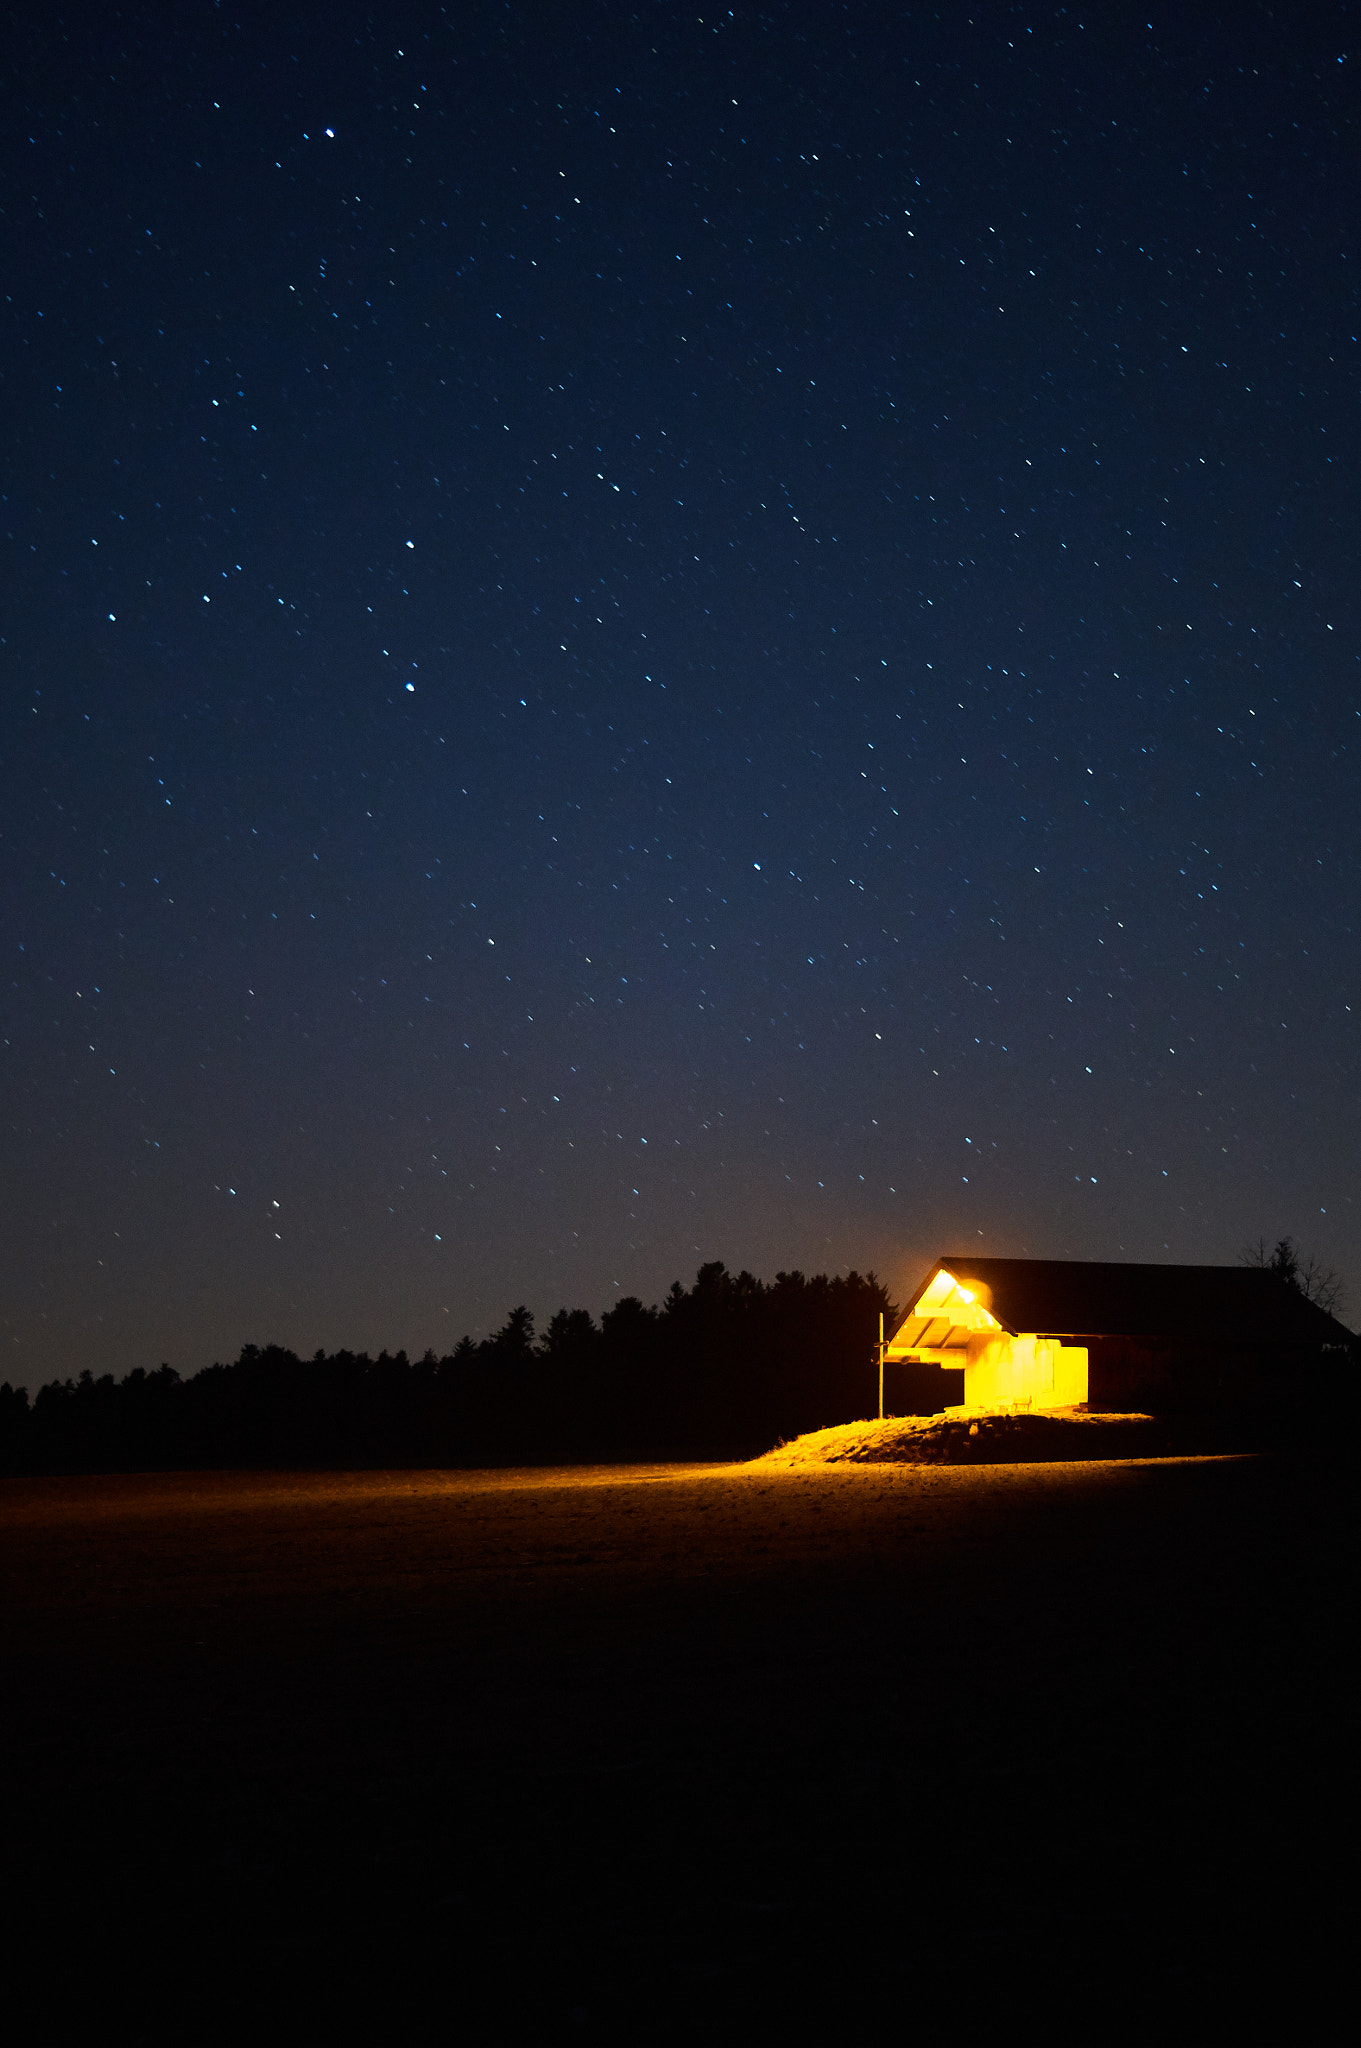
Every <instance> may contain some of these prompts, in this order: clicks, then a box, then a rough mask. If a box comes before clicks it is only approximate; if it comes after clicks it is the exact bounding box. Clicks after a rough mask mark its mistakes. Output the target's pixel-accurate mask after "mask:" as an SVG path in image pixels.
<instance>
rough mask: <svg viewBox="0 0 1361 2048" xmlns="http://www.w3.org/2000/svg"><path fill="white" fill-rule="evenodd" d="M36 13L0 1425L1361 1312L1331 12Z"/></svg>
mask: <svg viewBox="0 0 1361 2048" xmlns="http://www.w3.org/2000/svg"><path fill="white" fill-rule="evenodd" d="M1113 16H1114V17H1117V18H1115V19H1113V18H1112V17H1113ZM8 21H9V42H10V46H11V49H12V50H13V51H14V52H15V53H17V60H16V61H14V62H13V63H12V65H11V66H10V67H9V68H10V73H11V83H10V85H9V88H8V93H7V99H6V103H5V109H4V122H3V129H4V134H5V136H6V138H7V139H6V143H5V176H4V188H3V206H4V224H5V231H6V245H7V249H8V252H9V253H8V255H7V259H6V265H5V277H4V321H5V324H4V339H3V371H4V384H3V400H4V403H3V432H4V438H5V451H6V457H5V476H4V501H3V505H2V506H0V510H2V511H3V514H4V518H3V522H0V526H2V529H3V535H4V546H5V556H4V603H3V621H2V622H0V624H2V628H3V647H0V658H2V659H3V675H4V709H3V757H4V783H3V811H2V812H0V831H2V832H3V842H2V844H3V855H4V860H3V872H4V875H5V891H6V894H5V917H4V943H5V948H6V955H5V957H6V966H7V970H8V971H7V973H6V976H5V983H6V988H5V997H6V1000H5V1019H4V1031H3V1038H4V1044H3V1047H0V1052H3V1059H4V1066H3V1070H2V1071H3V1087H4V1104H5V1115H4V1132H5V1143H4V1151H3V1189H4V1211H5V1227H6V1238H7V1244H8V1257H7V1260H6V1268H7V1277H6V1283H5V1295H4V1311H3V1329H2V1330H0V1341H2V1342H3V1357H0V1373H3V1374H4V1375H6V1376H8V1377H10V1378H12V1379H14V1380H16V1381H27V1382H28V1383H29V1384H36V1383H37V1382H38V1381H39V1380H41V1379H44V1378H48V1377H51V1376H52V1375H53V1374H56V1373H60V1374H62V1375H65V1374H66V1373H67V1372H72V1371H77V1370H79V1369H80V1368H81V1367H82V1366H84V1365H89V1366H91V1367H92V1368H93V1369H95V1370H96V1371H102V1370H108V1369H113V1370H117V1371H122V1370H125V1369H127V1368H128V1367H130V1366H132V1365H134V1364H139V1363H141V1364H155V1363H157V1362H159V1360H161V1359H162V1358H166V1359H169V1360H170V1361H171V1362H172V1363H174V1364H175V1365H177V1366H178V1367H179V1368H180V1369H181V1370H183V1371H190V1370H194V1369H197V1368H198V1367H199V1366H201V1365H203V1364H206V1363H207V1362H209V1360H210V1359H211V1358H213V1357H216V1356H224V1357H225V1356H229V1355H234V1353H235V1352H236V1350H237V1349H239V1347H240V1345H241V1344H242V1343H243V1342H246V1341H256V1342H266V1341H271V1340H272V1341H279V1342H283V1343H287V1344H291V1345H294V1346H296V1347H298V1348H300V1349H304V1350H309V1351H310V1350H311V1349H313V1348H315V1347H316V1346H317V1345H325V1346H326V1347H328V1348H331V1347H334V1346H338V1345H349V1346H352V1347H354V1348H361V1347H368V1348H372V1349H377V1348H379V1347H380V1346H388V1347H389V1348H393V1349H395V1348H396V1347H398V1346H399V1345H404V1346H406V1347H407V1348H408V1349H410V1350H412V1351H413V1352H414V1351H419V1350H421V1349H423V1348H424V1347H425V1346H426V1345H427V1344H430V1345H433V1346H434V1347H435V1348H436V1349H437V1350H446V1349H448V1348H450V1347H451V1346H452V1344H453V1342H454V1341H455V1340H456V1338H457V1337H458V1336H459V1335H461V1334H462V1332H463V1331H464V1330H465V1329H466V1330H470V1331H472V1332H474V1333H478V1332H481V1331H483V1330H485V1329H487V1328H488V1327H491V1326H494V1325H496V1324H499V1323H500V1322H501V1321H502V1320H503V1319H504V1316H505V1313H506V1311H507V1309H508V1308H509V1307H510V1306H511V1305H512V1304H513V1303H516V1302H519V1301H527V1302H528V1303H529V1304H530V1305H531V1306H532V1307H533V1308H534V1309H535V1311H536V1313H537V1314H538V1316H539V1317H540V1319H541V1321H542V1320H544V1319H546V1318H547V1316H548V1315H549V1314H550V1313H551V1312H552V1311H553V1310H554V1309H556V1308H557V1307H559V1306H561V1305H563V1304H567V1305H572V1306H576V1305H580V1306H584V1307H588V1308H590V1309H591V1310H592V1311H593V1312H596V1313H598V1312H599V1311H600V1310H601V1309H602V1308H603V1307H606V1306H608V1305H609V1303H610V1302H611V1301H612V1300H614V1299H617V1298H618V1295H619V1294H621V1293H636V1294H639V1295H641V1296H643V1297H644V1299H646V1300H653V1299H656V1298H657V1297H658V1296H660V1294H662V1293H663V1292H664V1291H665V1289H666V1287H667V1285H668V1284H669V1283H670V1281H671V1280H672V1279H673V1278H681V1279H684V1280H687V1281H688V1280H689V1279H690V1278H691V1277H692V1276H693V1273H694V1270H695V1268H696V1266H697V1265H698V1264H699V1263H700V1261H701V1260H707V1259H712V1258H719V1259H723V1260H724V1261H726V1262H727V1263H728V1264H729V1265H731V1266H734V1267H736V1266H742V1265H746V1266H749V1267H751V1268H752V1269H753V1270H754V1271H756V1272H758V1273H761V1274H763V1275H765V1276H767V1277H770V1276H773V1274H774V1272H775V1271H776V1270H777V1269H778V1268H782V1267H795V1266H798V1267H802V1268H803V1269H804V1270H806V1271H822V1270H837V1269H844V1268H846V1267H849V1266H858V1267H860V1268H861V1269H862V1270H863V1269H864V1268H865V1267H869V1266H872V1267H874V1268H875V1269H876V1270H877V1271H878V1272H879V1274H880V1275H881V1277H883V1278H884V1279H885V1280H886V1281H887V1282H888V1283H889V1284H890V1286H891V1287H893V1288H895V1289H896V1290H897V1291H898V1292H899V1293H900V1294H901V1293H902V1292H903V1291H905V1290H906V1288H907V1287H908V1285H909V1284H910V1283H911V1282H912V1281H913V1280H914V1279H915V1278H917V1277H918V1276H919V1274H920V1272H921V1270H922V1269H923V1268H924V1267H925V1265H926V1264H927V1262H928V1261H929V1260H930V1258H932V1257H933V1256H935V1255H936V1254H937V1253H938V1252H940V1251H943V1250H948V1249H950V1248H952V1247H961V1246H962V1247H965V1248H967V1247H969V1246H972V1247H973V1248H974V1249H975V1250H980V1251H981V1250H983V1249H984V1248H985V1247H986V1249H987V1250H988V1251H989V1252H992V1253H995V1254H999V1255H1003V1254H1025V1253H1031V1254H1033V1255H1036V1256H1043V1257H1064V1256H1071V1257H1077V1258H1119V1257H1121V1256H1127V1257H1129V1258H1131V1259H1163V1258H1166V1259H1170V1260H1174V1261H1177V1260H1186V1261H1202V1260H1205V1261H1215V1260H1223V1261H1226V1262H1227V1261H1232V1260H1233V1259H1234V1258H1235V1257H1236V1256H1237V1255H1238V1254H1239V1252H1240V1250H1241V1248H1242V1246H1243V1244H1244V1243H1245V1241H1246V1240H1248V1239H1255V1238H1257V1237H1258V1236H1259V1235H1265V1236H1267V1237H1268V1238H1269V1239H1270V1238H1274V1237H1275V1236H1278V1235H1280V1234H1281V1233H1284V1232H1290V1233H1292V1234H1294V1235H1295V1236H1296V1237H1297V1238H1298V1239H1299V1240H1300V1241H1301V1242H1302V1243H1303V1244H1304V1245H1305V1246H1306V1247H1307V1248H1309V1249H1312V1250H1314V1251H1315V1252H1317V1253H1318V1254H1319V1255H1320V1256H1321V1257H1322V1258H1323V1260H1324V1261H1325V1263H1328V1264H1331V1265H1333V1266H1335V1267H1337V1268H1338V1270H1339V1271H1340V1272H1341V1273H1342V1275H1343V1277H1344V1279H1345V1280H1346V1281H1347V1282H1348V1283H1349V1286H1350V1295H1349V1301H1348V1304H1347V1308H1346V1310H1344V1312H1348V1311H1349V1320H1353V1321H1354V1320H1355V1317H1356V1313H1357V1311H1358V1309H1359V1308H1361V1254H1359V1253H1358V1249H1357V1226H1358V1203H1357V1195H1358V1159H1359V1158H1361V1144H1359V1143H1358V1139H1359V1138H1361V1129H1359V1125H1361V1116H1359V1115H1358V1108H1359V1104H1361V1096H1359V1094H1358V1061H1357V1009H1358V1004H1361V986H1359V983H1361V975H1358V945H1357V873H1358V865H1357V855H1358V836H1359V834H1358V816H1359V815H1361V808H1359V807H1358V800H1357V799H1358V789H1357V763H1358V745H1359V744H1361V672H1359V669H1358V655H1359V653H1361V647H1359V643H1358V613H1357V603H1356V589H1357V573H1356V556H1357V547H1356V536H1357V532H1358V506H1357V491H1356V470H1355V462H1356V453H1357V413H1356V399H1357V355H1358V349H1357V341H1356V329H1357V301H1356V270H1357V256H1356V249H1355V222H1356V219H1357V217H1358V203H1359V202H1361V193H1359V192H1358V179H1357V169H1356V167H1357V164H1358V162H1361V149H1359V148H1358V131H1357V119H1356V80H1357V71H1358V65H1361V54H1358V51H1357V39H1356V26H1357V23H1356V16H1355V10H1354V9H1352V8H1349V7H1347V6H1342V5H1335V6H1320V7H1314V8H1309V9H1281V8H1276V9H1269V8H1266V7H1263V6H1260V5H1255V4H1247V5H1240V6H1235V7H1232V8H1220V7H1209V8H1197V7H1194V6H1191V7H1188V6H1186V5H1177V6H1168V5H1164V4H1162V0H1159V4H1158V5H1157V6H1155V7H1152V8H1149V9H1143V10H1135V9H1132V8H1125V9H1118V10H1113V9H1109V8H1104V7H1103V8H1097V9H1092V10H1090V11H1085V10H1083V9H1082V8H1079V7H1066V8H1065V7H1054V6H1021V5H1016V6H1005V5H990V6H989V5H982V6H975V7H974V8H973V9H972V12H971V16H970V14H967V13H966V12H965V11H964V10H963V9H960V8H954V7H950V8H944V7H939V8H916V7H892V8H885V7H878V6H869V5H865V6H858V5H851V6H845V7H837V6H833V5H830V4H829V5H819V6H816V7H814V6H811V5H810V6H779V5H775V6H768V7H764V8H760V9H757V8H752V7H746V6H742V7H738V8H734V9H733V10H732V11H731V12H729V11H728V10H727V9H718V10H715V11H713V12H712V13H708V12H705V13H702V14H701V13H699V12H695V11H693V10H690V11H687V10H682V9H680V8H676V7H669V6H668V7H659V6H639V7H636V8H634V9H632V10H628V9H623V8H618V7H614V6H597V5H591V4H589V0H576V4H573V5H572V6H570V7H569V6H562V7H555V6H551V5H536V6H530V5H513V6H501V5H492V4H489V0H488V4H469V5H460V6H449V7H447V8H444V9H441V8H437V7H426V8H412V7H398V8H396V9H372V10H370V9H364V8H356V7H351V6H346V5H343V4H342V5H337V6H334V7H332V8H329V9H327V10H323V11H321V12H318V11H317V10H315V9H306V10H302V9H290V8H288V7H277V6H271V7H268V8H264V7H261V8H253V9H242V8H235V7H230V6H226V5H223V6H216V7H214V6H208V5H205V4H186V5H179V6H176V7H173V8H171V7H165V6H163V7H151V6H131V7H125V8H123V9H121V10H120V11H118V12H115V11H114V10H110V9H94V8H90V9H85V10H80V9H76V10H67V11H66V12H65V13H64V14H61V15H50V14H47V13H43V14H41V15H39V14H38V13H37V11H36V10H30V9H14V10H10V12H9V16H8Z"/></svg>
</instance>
